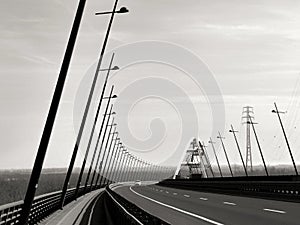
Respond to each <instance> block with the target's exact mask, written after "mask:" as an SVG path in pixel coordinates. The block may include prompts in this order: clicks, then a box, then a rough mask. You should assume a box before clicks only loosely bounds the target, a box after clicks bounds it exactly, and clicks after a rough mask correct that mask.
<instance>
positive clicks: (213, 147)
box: [209, 138, 223, 177]
mask: <svg viewBox="0 0 300 225" xmlns="http://www.w3.org/2000/svg"><path fill="white" fill-rule="evenodd" d="M209 143H210V144H211V146H212V149H213V152H214V155H215V158H216V161H217V164H218V168H219V172H220V175H221V177H223V174H222V170H221V167H220V164H219V160H218V157H217V154H216V150H215V146H214V142H213V141H212V140H211V138H210V141H209Z"/></svg>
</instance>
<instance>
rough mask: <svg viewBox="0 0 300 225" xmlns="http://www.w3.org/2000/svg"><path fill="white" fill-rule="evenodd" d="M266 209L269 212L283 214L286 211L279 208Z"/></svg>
mask: <svg viewBox="0 0 300 225" xmlns="http://www.w3.org/2000/svg"><path fill="white" fill-rule="evenodd" d="M264 211H268V212H274V213H281V214H284V213H286V212H285V211H282V210H277V209H267V208H266V209H264Z"/></svg>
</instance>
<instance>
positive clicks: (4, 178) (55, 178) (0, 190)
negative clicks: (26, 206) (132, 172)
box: [0, 165, 300, 205]
mask: <svg viewBox="0 0 300 225" xmlns="http://www.w3.org/2000/svg"><path fill="white" fill-rule="evenodd" d="M221 169H222V173H223V176H230V173H229V170H228V167H226V166H222V167H221ZM232 169H233V173H234V175H235V176H244V171H243V167H242V166H239V165H233V166H232ZM298 170H299V171H300V168H298ZM213 171H214V173H215V176H219V173H218V168H217V167H215V166H213ZM268 171H269V174H270V175H293V174H294V170H293V167H291V166H287V165H277V166H268ZM122 172H123V173H124V172H126V171H122ZM186 172H187V171H184V169H183V170H182V173H186ZM30 173H31V170H0V205H3V204H7V203H11V202H15V201H19V200H23V198H24V195H25V192H26V189H27V184H28V180H29V177H30ZM78 174H79V169H78V168H76V169H74V172H73V174H72V176H71V179H70V184H69V188H72V187H75V186H76V183H77V179H78ZM65 175H66V169H65V168H58V169H57V168H55V169H44V170H43V172H42V174H41V177H40V182H39V186H38V189H37V192H36V195H41V194H45V193H49V192H53V191H59V190H61V188H62V185H63V182H64V179H65ZM249 175H251V176H264V175H265V172H264V169H263V167H262V166H254V167H253V173H252V174H249ZM163 176H164V175H163V174H162V177H163ZM165 177H166V176H165ZM85 179H86V173H84V175H83V179H82V180H83V182H82V183H84V182H85Z"/></svg>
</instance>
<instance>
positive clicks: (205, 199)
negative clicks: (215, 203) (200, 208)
mask: <svg viewBox="0 0 300 225" xmlns="http://www.w3.org/2000/svg"><path fill="white" fill-rule="evenodd" d="M199 199H200V200H203V201H207V198H199Z"/></svg>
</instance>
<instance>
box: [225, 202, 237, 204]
mask: <svg viewBox="0 0 300 225" xmlns="http://www.w3.org/2000/svg"><path fill="white" fill-rule="evenodd" d="M223 203H224V204H225V205H236V204H235V203H233V202H223Z"/></svg>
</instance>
